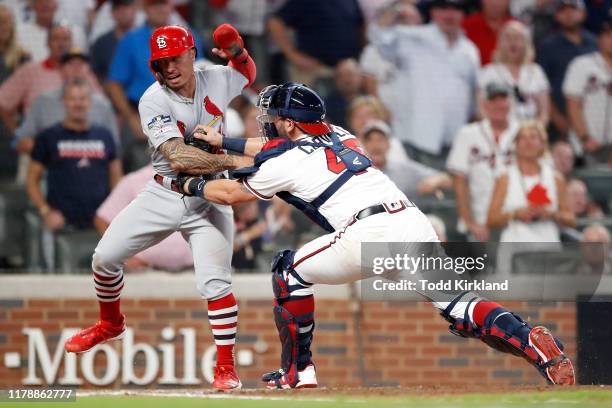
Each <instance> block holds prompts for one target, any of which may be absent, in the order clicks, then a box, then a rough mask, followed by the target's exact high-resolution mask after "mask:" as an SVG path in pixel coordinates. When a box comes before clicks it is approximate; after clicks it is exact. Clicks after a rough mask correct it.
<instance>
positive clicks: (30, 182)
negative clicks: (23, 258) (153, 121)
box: [27, 80, 121, 231]
mask: <svg viewBox="0 0 612 408" xmlns="http://www.w3.org/2000/svg"><path fill="white" fill-rule="evenodd" d="M90 95H91V87H90V86H89V85H88V83H87V82H85V81H82V80H74V81H72V82H68V83H66V84H65V85H64V91H63V102H64V108H65V110H66V116H65V118H64V121H63V122H62V123H58V124H57V125H55V126H53V127H51V128H49V129H47V130H45V131H44V132H43V133H42V134H41V135H39V136H38V137H37V138H36V139H35V142H34V149H33V150H32V161H31V162H30V168H29V170H28V179H27V191H28V195H29V196H30V199H31V200H32V203H33V204H34V206H35V207H36V208H37V209H38V212H39V213H40V216H41V218H42V219H43V221H44V224H45V226H46V227H47V229H48V230H51V231H56V230H59V229H61V228H64V227H66V226H71V227H75V228H91V227H92V226H93V219H94V215H95V213H96V209H97V208H98V207H99V206H100V204H101V203H102V201H104V199H105V198H106V196H107V195H108V193H109V192H110V190H111V188H112V187H113V186H115V185H116V184H117V183H118V181H119V179H120V178H121V164H120V162H119V160H118V159H117V157H116V147H115V142H114V141H113V137H112V135H111V134H110V132H109V131H108V130H106V129H104V128H101V127H99V126H96V125H90V123H89V119H88V115H89V108H90V106H91V99H90ZM45 171H46V172H47V195H46V198H45V196H44V195H43V193H42V190H41V186H40V182H41V180H42V178H43V175H44V173H45Z"/></svg>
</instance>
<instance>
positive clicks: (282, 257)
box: [272, 249, 312, 304]
mask: <svg viewBox="0 0 612 408" xmlns="http://www.w3.org/2000/svg"><path fill="white" fill-rule="evenodd" d="M294 258H295V251H293V250H290V249H286V250H284V251H280V252H279V253H278V254H276V256H275V257H274V259H273V260H272V290H273V291H274V297H275V298H276V300H277V302H278V303H279V304H282V303H284V301H285V300H286V299H289V298H290V297H291V296H308V295H312V288H311V287H312V284H311V283H308V282H306V281H304V279H302V277H301V276H300V275H299V274H298V273H297V272H296V271H295V270H294V269H291V266H292V265H293V259H294Z"/></svg>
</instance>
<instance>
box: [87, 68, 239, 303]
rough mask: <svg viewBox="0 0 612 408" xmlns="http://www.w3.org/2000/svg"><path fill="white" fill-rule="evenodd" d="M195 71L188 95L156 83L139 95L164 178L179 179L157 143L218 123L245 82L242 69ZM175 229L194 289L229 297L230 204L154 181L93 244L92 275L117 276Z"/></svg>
mask: <svg viewBox="0 0 612 408" xmlns="http://www.w3.org/2000/svg"><path fill="white" fill-rule="evenodd" d="M195 74H196V92H195V97H194V98H193V99H188V98H185V97H182V96H180V95H178V94H176V93H175V92H173V91H172V90H170V89H168V88H166V87H162V86H161V85H159V84H158V83H155V84H153V85H151V86H150V87H149V89H147V91H146V92H145V94H144V95H143V96H142V98H141V99H140V104H139V106H138V109H139V111H140V117H141V122H142V127H143V130H144V132H145V134H146V135H147V136H148V138H149V144H150V146H151V147H152V149H153V152H152V161H153V167H154V171H155V172H156V173H158V174H160V175H162V176H166V177H176V172H174V171H173V170H172V169H171V167H170V163H169V162H168V160H166V159H165V158H164V157H163V156H162V155H161V154H160V153H159V150H158V148H159V146H160V145H161V144H162V143H164V142H165V141H167V140H169V139H172V138H176V137H183V135H185V134H188V133H189V132H193V130H194V128H195V127H196V125H198V124H204V125H206V124H209V123H211V122H213V121H215V120H216V122H215V126H216V127H217V128H220V127H221V126H223V117H224V111H225V109H226V107H227V105H228V104H229V102H230V101H231V100H232V99H233V98H234V97H235V96H237V95H238V94H239V93H240V92H241V91H242V89H243V87H244V86H245V85H246V84H247V79H246V78H245V77H244V76H242V74H240V73H239V72H238V71H236V70H234V69H233V68H229V67H225V66H218V65H215V66H212V67H208V68H206V69H204V70H196V71H195ZM151 176H152V175H151ZM175 231H180V232H181V233H182V235H183V237H184V238H185V239H186V240H187V241H188V242H189V244H190V246H191V249H192V253H193V261H194V265H193V266H194V269H195V274H196V281H197V282H196V286H197V289H198V291H199V292H200V294H201V296H202V297H203V298H206V299H217V298H220V297H223V296H225V295H227V294H228V293H229V292H230V291H231V282H232V280H231V260H232V242H233V239H234V219H233V213H232V208H231V207H230V206H225V205H216V204H211V203H209V202H207V201H205V200H202V199H201V198H198V197H182V195H181V194H179V193H176V192H174V191H172V190H169V189H168V188H166V187H163V186H161V185H160V184H157V183H156V182H155V181H153V180H151V181H149V183H148V184H147V186H146V188H145V190H144V191H143V192H141V193H140V194H139V195H138V197H136V199H134V201H132V202H131V203H130V204H129V205H128V206H127V207H125V208H124V209H123V210H122V211H121V212H120V213H119V215H117V217H115V218H114V219H113V221H112V222H111V225H110V226H109V227H108V229H107V230H106V232H105V234H104V236H103V237H102V239H101V240H100V242H99V243H98V246H97V247H96V250H95V253H94V256H93V269H94V272H96V273H98V274H100V275H102V276H116V275H117V271H120V270H121V269H122V268H123V264H124V262H125V260H126V259H128V258H129V257H131V256H133V255H135V254H137V253H138V252H140V251H142V250H144V249H146V248H149V247H151V246H153V245H155V244H157V243H158V242H160V241H162V240H163V239H165V238H166V237H167V236H169V235H170V234H172V233H173V232H175ZM195 248H197V251H196V250H195Z"/></svg>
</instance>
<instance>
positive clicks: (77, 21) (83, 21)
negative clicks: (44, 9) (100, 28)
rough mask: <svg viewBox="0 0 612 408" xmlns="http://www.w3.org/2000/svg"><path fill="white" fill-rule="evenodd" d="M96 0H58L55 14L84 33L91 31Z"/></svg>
mask: <svg viewBox="0 0 612 408" xmlns="http://www.w3.org/2000/svg"><path fill="white" fill-rule="evenodd" d="M97 3H100V2H99V1H98V0H58V8H57V16H58V17H59V18H61V19H62V20H65V21H66V22H67V23H69V24H70V25H74V26H77V27H79V30H81V31H82V32H84V33H89V32H90V31H91V25H92V23H93V19H94V17H95V15H96V6H97Z"/></svg>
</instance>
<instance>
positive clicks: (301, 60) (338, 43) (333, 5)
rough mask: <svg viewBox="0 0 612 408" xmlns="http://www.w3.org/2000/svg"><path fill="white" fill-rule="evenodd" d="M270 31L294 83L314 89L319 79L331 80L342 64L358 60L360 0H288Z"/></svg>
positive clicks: (361, 19) (271, 19)
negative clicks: (334, 71) (290, 33)
mask: <svg viewBox="0 0 612 408" xmlns="http://www.w3.org/2000/svg"><path fill="white" fill-rule="evenodd" d="M268 29H269V30H270V36H271V37H272V39H273V40H274V42H275V43H276V44H277V45H278V47H279V48H280V49H281V51H282V52H283V54H284V55H285V58H287V60H288V61H289V63H290V64H289V71H290V72H289V75H290V78H291V80H293V81H295V82H300V83H304V84H306V85H311V86H312V85H314V83H315V82H316V79H317V78H320V77H331V75H332V69H333V67H335V66H336V65H337V64H338V63H339V62H340V61H342V60H344V59H347V58H358V57H359V53H360V52H361V48H362V46H363V29H364V21H363V16H362V14H361V10H360V8H359V4H358V3H357V0H336V1H329V0H310V1H303V0H288V1H287V2H286V3H285V4H284V5H283V6H282V7H281V8H280V9H279V10H278V11H277V12H276V13H275V14H273V15H272V16H271V17H270V19H269V20H268ZM289 29H293V30H294V32H295V43H294V42H293V41H292V40H291V36H290V35H289Z"/></svg>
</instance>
